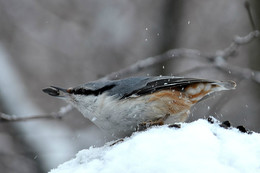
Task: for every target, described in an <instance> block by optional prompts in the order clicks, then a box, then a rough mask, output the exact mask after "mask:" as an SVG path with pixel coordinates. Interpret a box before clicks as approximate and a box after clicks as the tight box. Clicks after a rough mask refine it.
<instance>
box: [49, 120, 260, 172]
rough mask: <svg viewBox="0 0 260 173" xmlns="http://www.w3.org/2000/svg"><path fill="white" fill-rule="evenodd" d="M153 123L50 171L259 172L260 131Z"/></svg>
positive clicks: (197, 123)
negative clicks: (150, 126) (249, 131)
mask: <svg viewBox="0 0 260 173" xmlns="http://www.w3.org/2000/svg"><path fill="white" fill-rule="evenodd" d="M181 126H182V127H181V128H179V129H176V128H168V127H167V126H161V127H153V128H151V129H149V130H147V131H144V132H138V133H135V134H134V135H132V136H131V137H129V138H126V139H124V141H123V142H121V143H117V144H115V145H113V146H110V145H109V144H107V145H105V146H103V147H101V148H93V147H91V148H89V149H86V150H82V151H80V152H79V153H78V154H77V155H76V158H74V159H72V160H70V161H68V162H65V163H63V164H61V165H60V166H59V167H58V168H56V169H53V170H51V171H50V173H72V172H73V173H86V172H88V173H100V172H101V173H117V172H118V173H122V172H123V173H138V172H142V173H155V172H160V173H165V172H166V173H168V172H169V173H174V172H177V173H187V172H190V173H194V172H200V173H203V172H205V173H208V172H211V173H215V172H216V173H220V172H221V173H225V172H226V173H242V172H250V173H259V172H260V134H259V133H252V134H247V133H241V132H239V130H238V129H235V128H234V129H224V128H221V127H219V125H218V124H210V123H208V122H207V121H206V120H198V121H195V122H192V123H189V124H186V123H184V124H181Z"/></svg>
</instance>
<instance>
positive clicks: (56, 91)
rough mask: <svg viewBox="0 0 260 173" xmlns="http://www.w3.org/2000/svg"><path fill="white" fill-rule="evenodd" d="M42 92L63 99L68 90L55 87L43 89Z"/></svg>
mask: <svg viewBox="0 0 260 173" xmlns="http://www.w3.org/2000/svg"><path fill="white" fill-rule="evenodd" d="M42 91H43V92H45V93H47V94H49V95H50V96H54V97H65V96H66V95H68V94H69V93H68V90H66V89H64V88H59V87H55V86H50V87H48V88H44V89H43V90H42Z"/></svg>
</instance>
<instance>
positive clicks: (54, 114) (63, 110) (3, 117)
mask: <svg viewBox="0 0 260 173" xmlns="http://www.w3.org/2000/svg"><path fill="white" fill-rule="evenodd" d="M72 109H73V107H72V106H71V105H67V106H64V107H61V108H60V110H59V111H58V112H52V113H50V114H43V115H28V116H17V115H8V114H4V113H0V122H7V121H12V122H13V121H26V120H32V119H43V118H44V119H46V118H51V119H61V118H62V117H63V116H64V115H65V114H66V113H68V112H70V111H71V110H72Z"/></svg>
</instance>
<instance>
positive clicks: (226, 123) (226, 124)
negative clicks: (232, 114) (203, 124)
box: [220, 121, 231, 129]
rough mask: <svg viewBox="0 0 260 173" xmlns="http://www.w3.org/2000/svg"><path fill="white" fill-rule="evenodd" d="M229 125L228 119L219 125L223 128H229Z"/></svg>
mask: <svg viewBox="0 0 260 173" xmlns="http://www.w3.org/2000/svg"><path fill="white" fill-rule="evenodd" d="M230 126H231V124H230V122H229V121H224V122H222V124H220V127H223V128H225V129H227V128H229V127H230Z"/></svg>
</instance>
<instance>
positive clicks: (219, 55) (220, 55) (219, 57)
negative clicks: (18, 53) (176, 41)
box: [100, 30, 260, 80]
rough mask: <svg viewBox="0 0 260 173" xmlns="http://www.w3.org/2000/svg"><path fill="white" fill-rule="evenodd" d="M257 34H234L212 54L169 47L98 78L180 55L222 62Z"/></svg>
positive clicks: (122, 74) (120, 74)
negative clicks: (227, 44)
mask: <svg viewBox="0 0 260 173" xmlns="http://www.w3.org/2000/svg"><path fill="white" fill-rule="evenodd" d="M259 35H260V32H259V31H258V30H255V31H252V32H250V33H249V34H247V35H246V36H243V37H241V36H236V37H235V38H234V39H233V42H232V43H231V44H230V45H229V46H228V47H227V48H225V49H223V50H220V51H216V53H213V54H208V53H203V52H201V51H199V50H196V49H186V48H179V49H171V50H169V51H167V52H166V53H164V54H162V55H157V56H153V57H149V58H146V59H144V60H140V61H138V62H136V63H135V64H133V65H131V66H129V67H126V68H124V69H121V70H119V71H117V72H113V73H111V74H108V75H106V76H104V77H103V78H101V79H100V80H114V79H118V78H122V77H125V76H127V75H131V74H134V73H137V72H140V71H142V70H143V69H146V68H149V67H152V66H154V65H156V64H159V63H162V62H164V61H167V60H170V59H174V58H180V57H185V58H192V59H194V58H198V59H204V60H207V61H208V62H211V63H212V62H213V63H215V64H216V65H217V64H220V63H222V62H220V61H226V60H227V59H228V58H229V57H231V56H232V55H234V54H235V53H236V52H237V50H238V48H239V46H241V45H245V44H248V43H249V42H251V41H253V40H254V39H255V38H258V37H259Z"/></svg>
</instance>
